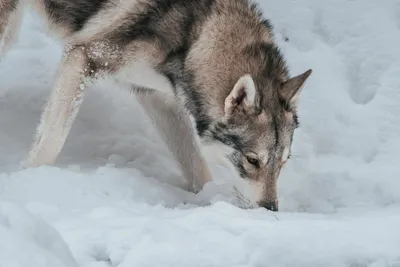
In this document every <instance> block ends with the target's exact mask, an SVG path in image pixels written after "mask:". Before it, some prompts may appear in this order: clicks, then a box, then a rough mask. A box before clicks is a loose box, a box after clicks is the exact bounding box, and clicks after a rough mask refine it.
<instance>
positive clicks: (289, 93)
mask: <svg viewBox="0 0 400 267" xmlns="http://www.w3.org/2000/svg"><path fill="white" fill-rule="evenodd" d="M311 73H312V70H311V69H310V70H308V71H306V72H305V73H303V74H300V75H298V76H296V77H293V78H291V79H289V80H287V81H286V82H284V83H282V84H281V88H280V91H279V96H280V97H281V99H282V100H283V101H284V102H285V103H286V104H287V105H288V106H290V107H292V108H296V107H297V103H298V100H299V95H300V93H301V90H302V88H303V86H304V83H305V82H306V80H307V79H308V77H310V75H311Z"/></svg>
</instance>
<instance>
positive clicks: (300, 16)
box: [0, 0, 400, 267]
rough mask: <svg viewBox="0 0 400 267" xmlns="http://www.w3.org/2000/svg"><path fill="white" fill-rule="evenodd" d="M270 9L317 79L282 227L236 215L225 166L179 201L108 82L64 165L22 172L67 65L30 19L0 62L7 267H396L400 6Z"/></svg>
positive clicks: (358, 3) (94, 91) (355, 3)
mask: <svg viewBox="0 0 400 267" xmlns="http://www.w3.org/2000/svg"><path fill="white" fill-rule="evenodd" d="M261 6H262V8H263V9H264V11H265V14H266V16H267V17H269V18H270V19H271V20H272V23H273V24H274V25H275V31H276V39H277V41H278V42H279V44H280V45H281V47H282V50H283V51H284V53H285V55H286V57H287V59H288V62H289V65H290V67H291V73H292V74H293V75H294V74H299V73H301V72H303V71H305V70H307V69H308V68H312V69H313V70H314V73H313V75H312V77H311V78H310V80H309V81H308V83H307V86H306V87H305V89H304V93H303V96H302V98H301V105H300V122H301V127H300V129H298V130H297V132H296V135H295V140H294V145H293V157H292V159H291V160H290V162H289V163H288V164H287V165H286V167H285V169H284V171H283V172H282V174H281V177H280V184H279V192H280V204H281V211H280V212H279V213H276V214H273V213H270V212H267V211H265V210H263V209H255V210H243V209H240V208H238V207H237V206H236V205H235V202H234V201H233V199H232V196H231V195H230V191H229V188H230V187H229V186H228V185H225V186H224V183H225V182H227V181H228V182H229V181H230V179H231V175H230V174H229V173H228V172H227V171H226V169H225V168H224V167H223V166H222V167H221V166H218V165H216V164H214V163H213V162H211V164H212V165H211V167H212V170H213V174H214V176H215V178H216V182H215V183H213V184H210V185H209V186H208V187H207V188H206V189H205V191H204V192H202V193H201V194H200V195H199V196H194V195H192V194H190V193H188V192H186V191H184V190H182V189H180V185H181V181H182V178H181V177H180V173H179V171H178V169H177V167H176V164H175V163H174V161H173V160H172V158H171V156H170V155H169V153H168V151H167V150H166V148H165V146H164V144H163V143H162V142H161V139H160V138H159V137H158V136H157V134H156V132H155V131H154V128H153V127H152V125H151V123H150V122H149V120H148V119H147V117H146V116H145V115H144V114H143V112H142V111H141V109H140V108H139V106H138V105H137V102H136V100H135V99H134V98H133V97H132V98H130V97H127V95H126V94H123V93H119V94H116V93H115V92H117V91H118V89H117V88H108V86H106V85H105V84H103V85H98V86H93V87H91V88H90V89H89V91H88V93H87V95H86V98H85V101H84V103H83V106H82V109H81V111H80V113H79V115H78V118H77V121H76V123H75V125H74V126H73V129H72V131H71V134H70V136H69V138H68V141H67V143H66V145H65V147H64V150H63V151H62V153H61V155H60V157H59V160H58V161H57V164H56V165H55V166H53V167H41V168H37V169H28V170H22V169H20V166H19V164H20V162H21V161H22V160H23V159H24V158H25V156H26V154H27V152H28V149H29V148H30V146H31V142H32V140H33V134H34V131H35V127H36V124H37V123H38V121H39V118H40V112H41V110H42V108H43V105H44V103H45V100H46V98H47V96H48V94H49V92H50V87H51V84H52V81H53V79H54V74H55V68H56V66H57V63H58V62H59V60H60V56H61V46H60V45H59V44H57V43H56V42H55V41H54V40H53V39H50V38H49V37H48V36H46V33H45V32H44V31H43V27H42V24H41V20H39V19H38V17H36V16H35V15H33V14H31V13H28V14H27V16H26V17H25V20H24V24H23V27H22V31H21V34H20V39H19V41H18V42H17V44H16V45H15V47H14V48H13V49H12V50H11V51H10V52H9V53H8V54H7V55H6V56H5V57H4V58H3V59H2V61H1V63H0V129H1V130H0V266H1V267H28V266H29V267H42V266H49V267H50V266H51V267H58V266H60V267H61V266H63V267H67V266H68V267H76V266H82V267H106V266H120V267H128V266H135V267H145V266H146V267H147V266H149V267H155V266H157V267H158V266H166V267H167V266H173V267H180V266H182V267H187V266H192V267H194V266H201V267H214V266H215V267H224V266H226V267H234V266H237V267H239V266H241V267H250V266H252V267H253V266H254V267H265V266H271V267H281V266H298V267H303V266H304V267H305V266H307V267H313V266H318V267H320V266H324V267H330V266H332V267H342V266H343V267H344V266H348V267H367V266H368V267H383V266H385V267H386V266H390V267H399V266H400V230H399V228H400V177H399V174H400V164H399V159H400V156H399V154H398V151H399V150H400V49H399V47H400V2H399V1H398V0H381V1H376V0H352V1H348V0H324V1H321V0H280V1H272V0H268V1H262V2H261ZM285 38H287V39H288V41H287V42H285V41H284V39H285Z"/></svg>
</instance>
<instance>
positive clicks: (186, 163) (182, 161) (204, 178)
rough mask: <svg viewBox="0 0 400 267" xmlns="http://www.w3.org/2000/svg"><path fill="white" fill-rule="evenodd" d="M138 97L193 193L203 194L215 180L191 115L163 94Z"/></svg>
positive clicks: (140, 92)
mask: <svg viewBox="0 0 400 267" xmlns="http://www.w3.org/2000/svg"><path fill="white" fill-rule="evenodd" d="M136 97H137V98H138V101H139V103H140V104H141V106H142V107H143V109H144V110H145V111H146V113H147V115H148V116H149V117H150V118H151V119H152V121H153V123H154V125H155V127H156V128H157V130H158V132H159V133H160V135H161V137H162V139H163V140H164V141H165V143H166V144H167V147H168V148H169V150H170V151H171V153H172V154H173V156H174V158H175V159H176V160H177V162H178V163H179V165H180V168H181V170H182V174H183V175H184V177H185V179H186V180H187V182H188V184H189V188H188V189H189V191H191V192H194V193H197V192H199V191H200V190H201V189H203V187H204V185H205V184H206V183H207V182H209V181H211V174H210V170H209V168H208V165H207V163H206V161H205V159H204V158H203V156H202V154H201V151H200V148H199V145H198V141H197V140H196V134H195V132H194V129H193V126H192V123H191V121H190V118H189V116H188V115H187V113H186V112H185V111H184V110H182V108H181V107H180V106H179V105H178V104H177V102H176V100H175V99H174V98H173V97H171V96H168V95H166V94H164V93H161V92H159V91H156V90H148V91H146V90H138V91H137V92H136Z"/></svg>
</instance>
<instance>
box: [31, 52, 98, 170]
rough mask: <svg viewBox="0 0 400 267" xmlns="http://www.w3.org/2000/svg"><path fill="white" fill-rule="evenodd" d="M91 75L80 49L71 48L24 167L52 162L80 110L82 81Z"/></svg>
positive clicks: (82, 90)
mask: <svg viewBox="0 0 400 267" xmlns="http://www.w3.org/2000/svg"><path fill="white" fill-rule="evenodd" d="M91 71H92V70H91V69H90V66H89V61H88V58H87V55H86V51H85V47H84V46H73V47H70V48H69V49H67V50H66V51H65V53H64V57H63V61H62V63H61V66H60V67H59V69H58V75H57V78H56V81H55V84H54V86H53V89H52V92H51V96H50V99H49V100H48V102H47V105H46V107H45V109H44V112H43V114H42V117H41V121H40V124H39V125H38V127H37V135H36V141H35V143H34V145H33V147H32V149H31V151H30V153H29V156H28V159H27V161H26V162H25V164H24V165H25V167H38V166H41V165H52V164H53V163H54V162H55V160H56V159H57V156H58V155H59V153H60V151H61V149H62V147H63V146H64V143H65V140H66V138H67V136H68V133H69V131H70V129H71V127H72V124H73V122H74V120H75V118H76V115H77V113H78V111H79V108H80V106H81V103H82V100H83V95H84V89H85V86H86V85H85V78H88V74H89V73H90V72H91Z"/></svg>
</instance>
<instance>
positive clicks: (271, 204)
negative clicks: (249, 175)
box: [259, 201, 278, 211]
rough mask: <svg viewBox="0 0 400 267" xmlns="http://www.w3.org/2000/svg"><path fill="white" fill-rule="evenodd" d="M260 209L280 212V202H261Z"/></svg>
mask: <svg viewBox="0 0 400 267" xmlns="http://www.w3.org/2000/svg"><path fill="white" fill-rule="evenodd" d="M259 205H260V207H263V208H266V209H267V210H270V211H278V202H274V201H261V202H260V203H259Z"/></svg>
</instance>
